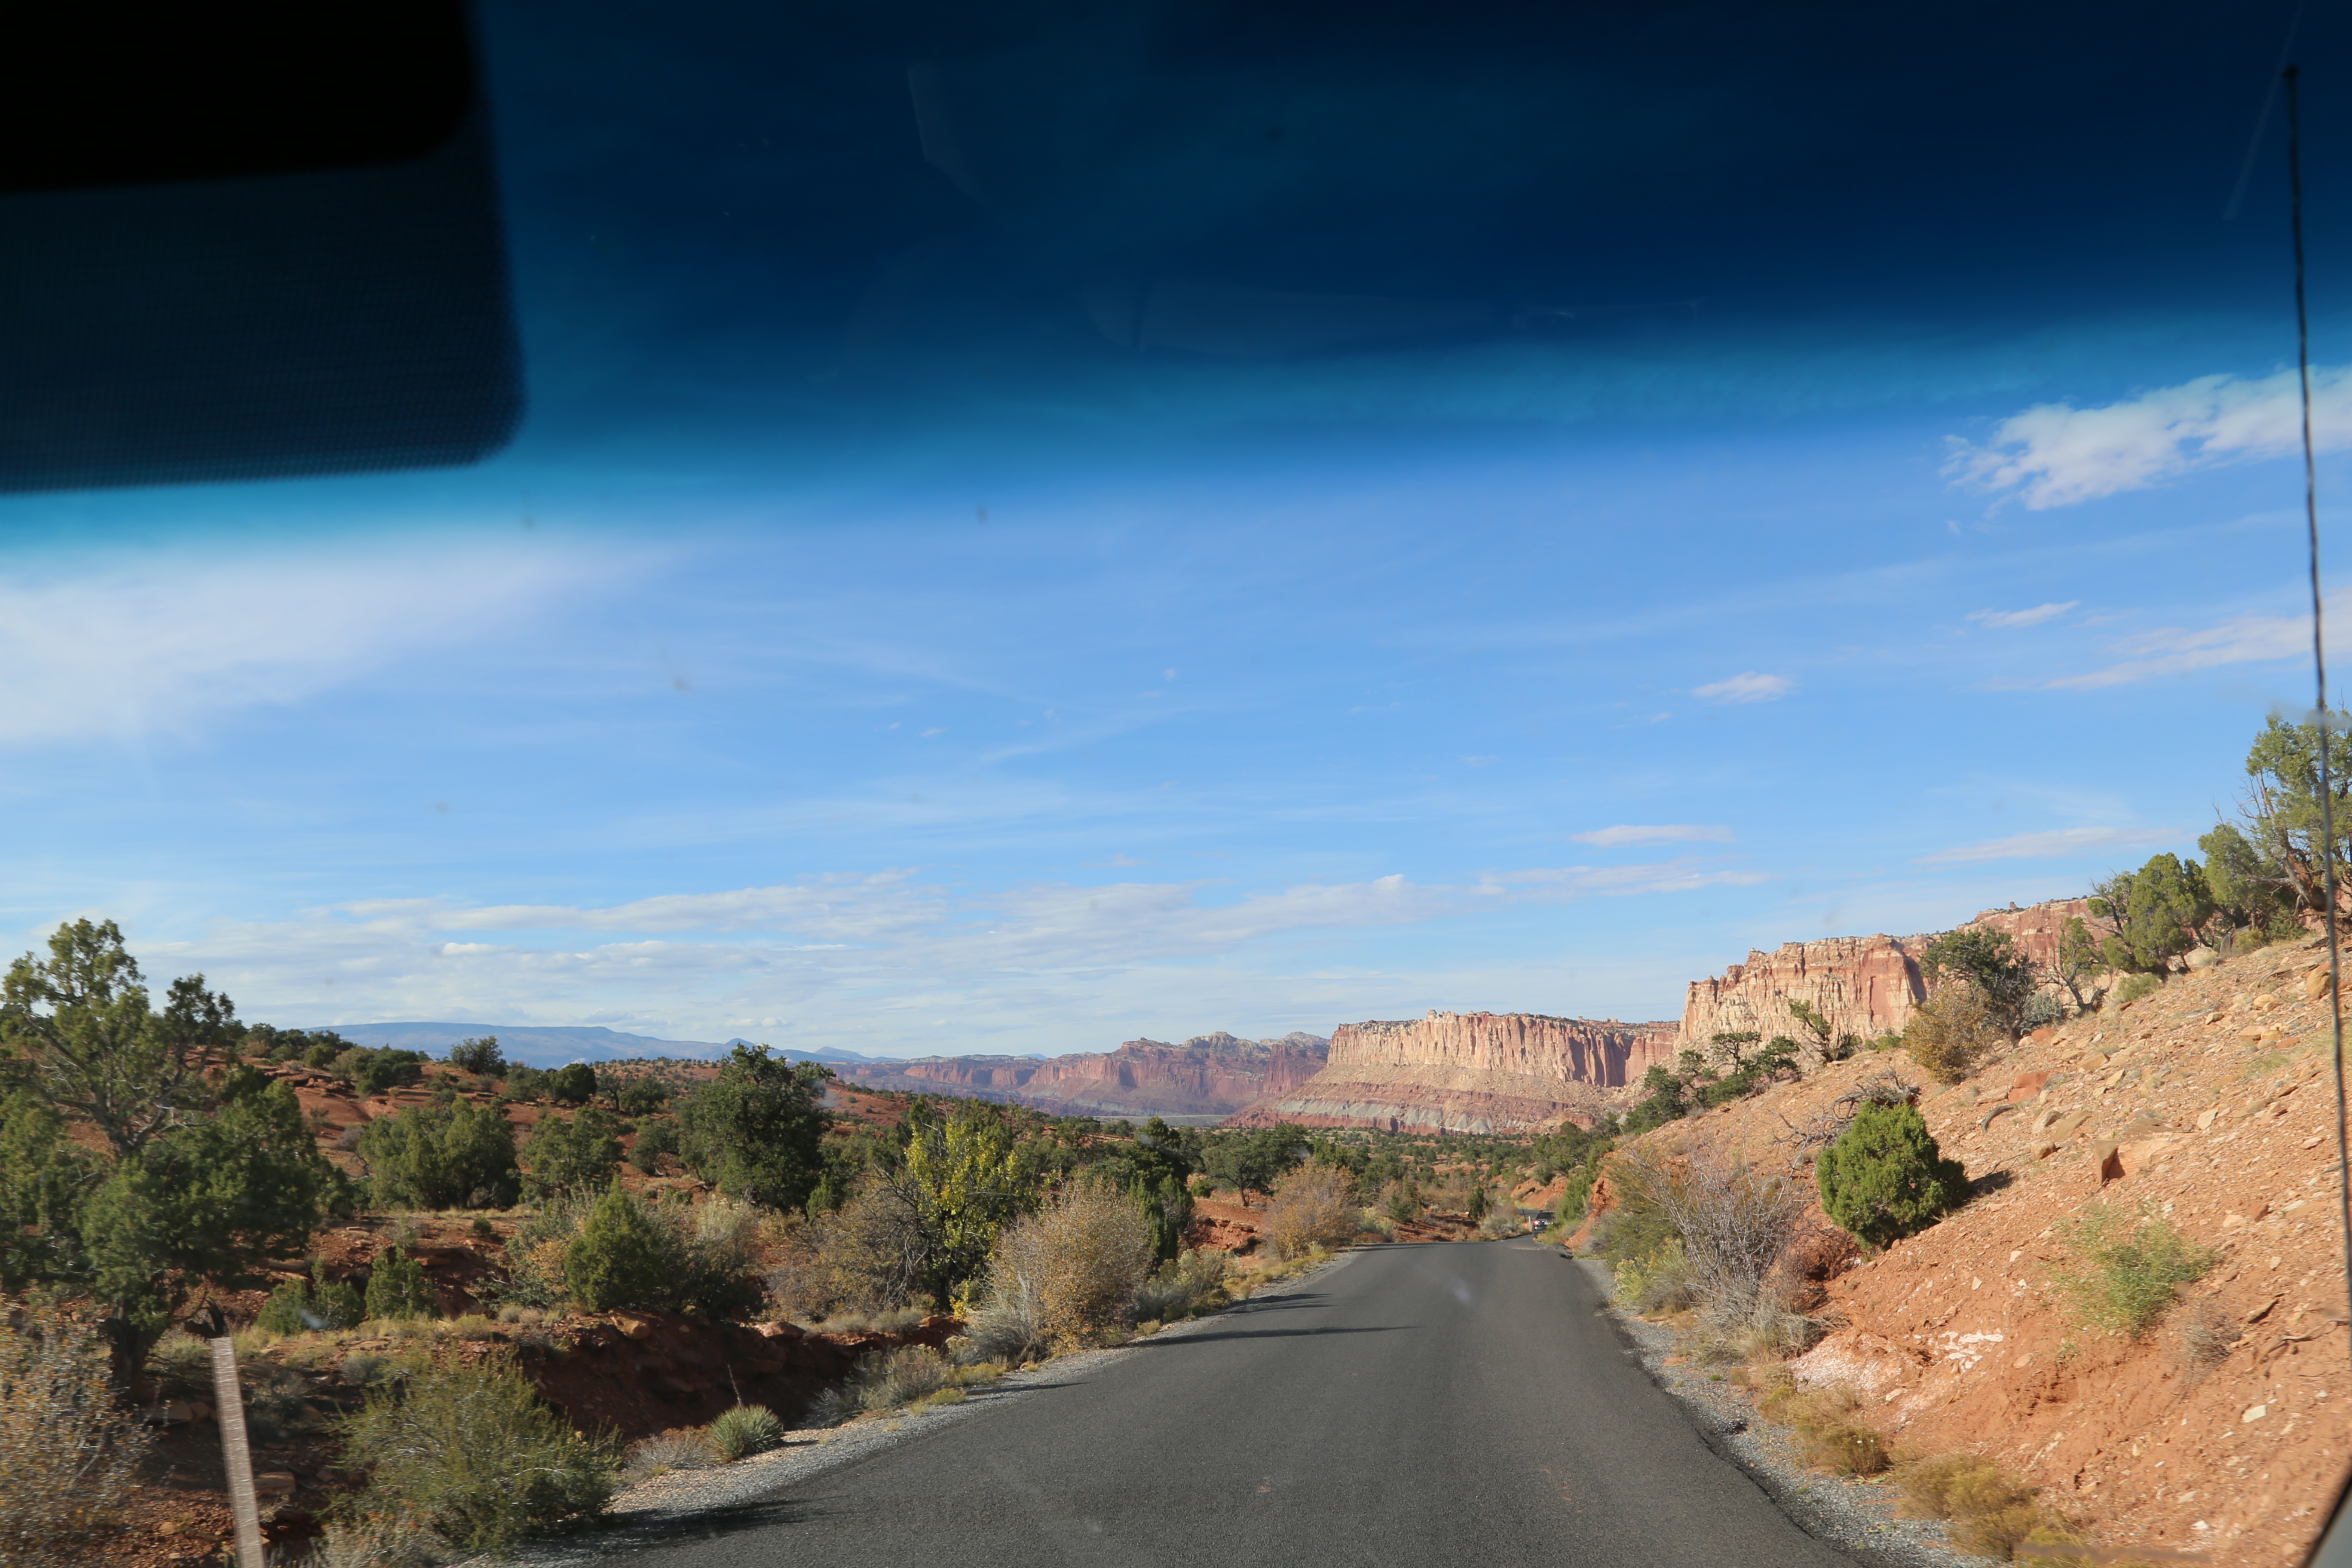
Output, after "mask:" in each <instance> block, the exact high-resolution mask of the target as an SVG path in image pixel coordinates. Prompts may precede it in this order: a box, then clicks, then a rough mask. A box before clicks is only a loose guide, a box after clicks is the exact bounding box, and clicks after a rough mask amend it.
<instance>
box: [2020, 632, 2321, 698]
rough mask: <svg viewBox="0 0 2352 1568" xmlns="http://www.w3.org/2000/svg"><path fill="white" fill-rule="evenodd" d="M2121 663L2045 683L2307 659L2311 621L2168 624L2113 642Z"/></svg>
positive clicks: (2090, 682)
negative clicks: (2183, 625) (2184, 626)
mask: <svg viewBox="0 0 2352 1568" xmlns="http://www.w3.org/2000/svg"><path fill="white" fill-rule="evenodd" d="M2107 651H2108V652H2109V653H2110V654H2113V655H2116V656H2119V657H2118V658H2117V659H2116V663H2114V664H2111V665H2108V666H2107V667H2106V668H2103V669H2094V670H2091V671H2089V672H2087V673H2085V674H2082V675H2067V676H2061V677H2059V678H2058V679H2055V680H2052V681H2048V682H2046V683H2045V684H2046V685H2047V686H2048V687H2049V688H2050V689H2053V690H2058V691H2066V690H2075V691H2084V690H2094V689H2098V688H2100V687H2105V686H2125V685H2128V684H2130V683H2131V682H2132V681H2135V680H2148V679H2154V678H2156V677H2158V676H2165V675H2185V674H2187V673H2189V671H2190V670H2195V669H2210V668H2213V667H2214V666H2216V665H2223V664H2261V663H2264V662H2268V661H2271V660H2275V659H2287V658H2308V657H2309V656H2310V653H2311V622H2310V621H2308V620H2307V619H2305V618H2304V617H2302V616H2236V617H2234V618H2232V619H2231V620H2226V621H2223V622H2221V623H2220V624H2219V625H2217V626H2205V627H2201V628H2195V629H2184V628H2182V627H2179V626H2163V627H2159V628H2158V629H2157V630H2155V631H2152V632H2142V633H2140V634H2139V635H2138V636H2137V637H2126V638H2124V639H2123V640H2122V641H2120V642H2117V643H2114V644H2112V645H2110V646H2109V647H2108V649H2107Z"/></svg>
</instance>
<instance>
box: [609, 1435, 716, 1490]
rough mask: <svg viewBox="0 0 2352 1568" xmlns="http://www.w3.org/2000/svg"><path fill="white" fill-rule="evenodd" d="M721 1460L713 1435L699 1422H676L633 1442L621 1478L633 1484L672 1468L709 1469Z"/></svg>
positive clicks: (622, 1462) (624, 1460) (647, 1479)
mask: <svg viewBox="0 0 2352 1568" xmlns="http://www.w3.org/2000/svg"><path fill="white" fill-rule="evenodd" d="M718 1462H719V1457H718V1455H716V1454H714V1453H713V1452H712V1451H711V1445H710V1437H709V1434H708V1433H706V1432H704V1431H703V1430H702V1429H701V1428H700V1427H698V1426H673V1427H671V1428H670V1429H669V1430H668V1431H667V1432H659V1433H656V1434H655V1435H654V1436H650V1437H646V1438H641V1439H639V1440H638V1441H636V1442H635V1443H632V1444H630V1445H629V1451H628V1454H627V1455H626V1456H625V1458H623V1459H622V1460H621V1479H622V1480H624V1481H625V1482H627V1483H628V1484H629V1485H631V1486H635V1485H636V1484H637V1483H638V1482H640V1481H649V1480H652V1479H654V1478H655V1477H656V1476H664V1475H667V1474H668V1473H669V1472H670V1471H672V1470H707V1469H709V1468H710V1467H711V1466H713V1465H715V1464H717V1463H718Z"/></svg>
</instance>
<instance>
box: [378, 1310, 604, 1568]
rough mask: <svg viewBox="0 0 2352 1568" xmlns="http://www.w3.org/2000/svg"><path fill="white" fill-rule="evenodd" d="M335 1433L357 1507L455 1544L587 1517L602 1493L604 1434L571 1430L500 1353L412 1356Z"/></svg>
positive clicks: (494, 1540)
mask: <svg viewBox="0 0 2352 1568" xmlns="http://www.w3.org/2000/svg"><path fill="white" fill-rule="evenodd" d="M344 1437H345V1441H344V1462H345V1463H346V1464H347V1465H351V1466H355V1467H357V1468H362V1469H364V1470H366V1471H367V1472H368V1484H367V1489H366V1491H365V1492H364V1493H363V1494H362V1497H361V1499H360V1500H359V1501H358V1504H357V1508H358V1511H359V1512H360V1513H361V1514H362V1515H366V1514H376V1515H380V1516H390V1517H408V1518H413V1519H415V1520H417V1521H420V1522H421V1523H423V1524H424V1525H425V1527H426V1528H428V1529H430V1530H431V1531H433V1533H434V1534H435V1535H436V1536H437V1537H438V1538H439V1539H440V1540H441V1541H442V1542H446V1544H447V1545H449V1546H451V1547H453V1548H456V1549H457V1550H459V1551H465V1552H507V1551H509V1550H511V1549H512V1548H513V1546H514V1545H515V1543H516V1542H519V1541H520V1540H522V1539H523V1538H524V1537H525V1536H527V1535H541V1534H547V1533H551V1532H554V1531H562V1530H569V1529H574V1528H578V1527H580V1526H583V1525H586V1524H590V1523H593V1522H594V1521H596V1520H598V1519H599V1518H601V1517H602V1516H603V1514H604V1505H605V1503H606V1502H607V1501H608V1500H610V1499H611V1497H612V1495H613V1479H614V1453H613V1448H614V1445H613V1444H612V1442H611V1441H610V1440H609V1439H604V1438H594V1439H592V1438H588V1437H583V1436H581V1435H580V1434H579V1433H577V1432H574V1431H573V1430H572V1427H571V1426H570V1425H569V1424H568V1423H566V1422H565V1421H564V1420H563V1419H562V1417H561V1416H559V1415H557V1414H556V1413H555V1412H554V1411H553V1410H552V1409H551V1408H549V1407H548V1405H545V1404H544V1403H542V1402H541V1399H540V1397H539V1395H538V1394H537V1393H536V1392H535V1391H534V1390H533V1389H532V1388H531V1385H530V1381H529V1380H528V1379H527V1378H525V1377H524V1376H523V1375H522V1373H520V1371H518V1370H517V1369H516V1367H515V1365H514V1362H513V1360H512V1358H511V1356H509V1355H492V1356H488V1357H486V1358H484V1359H482V1360H480V1361H478V1362H472V1363H467V1362H460V1361H457V1360H455V1359H450V1360H443V1361H436V1362H429V1363H425V1364H423V1365H420V1366H418V1367H417V1368H415V1370H414V1371H413V1372H412V1373H410V1374H409V1375H408V1376H407V1377H405V1378H404V1379H402V1380H400V1382H399V1383H398V1384H394V1385H392V1386H389V1387H385V1388H381V1389H377V1390H374V1391H372V1392H371V1393H370V1394H368V1396H367V1401H366V1403H365V1405H363V1406H362V1408H361V1410H360V1412H359V1414H358V1415H354V1416H352V1417H351V1419H350V1420H349V1421H348V1422H347V1423H345V1426H344Z"/></svg>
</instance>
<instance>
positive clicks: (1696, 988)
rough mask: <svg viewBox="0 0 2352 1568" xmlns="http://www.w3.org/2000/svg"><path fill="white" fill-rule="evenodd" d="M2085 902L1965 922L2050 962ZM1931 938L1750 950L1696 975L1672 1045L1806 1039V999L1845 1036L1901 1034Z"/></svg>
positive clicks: (1990, 913)
mask: <svg viewBox="0 0 2352 1568" xmlns="http://www.w3.org/2000/svg"><path fill="white" fill-rule="evenodd" d="M2087 912H2088V906H2087V905H2086V904H2085V903H2084V900H2081V899H2054V900H2050V901H2048V902H2046V903H2039V904H2031V905H2027V906H2024V907H2022V908H2019V907H2015V906H2012V907H2011V908H2009V909H2005V910H1985V911H1983V912H1982V913H1980V914H1979V915H1978V916H1977V917H1976V918H1975V919H1974V920H1971V921H1967V922H1965V923H1966V925H1967V926H1982V927H1986V928H1989V929H1991V930H1994V931H2007V932H2008V933H2009V934H2010V936H2011V938H2012V939H2013V940H2014V942H2015V943H2016V946H2017V951H2018V952H2021V953H2023V954H2024V955H2025V956H2026V957H2028V958H2031V959H2032V960H2033V961H2034V962H2035V963H2048V962H2049V961H2050V960H2051V959H2052V958H2053V956H2055V954H2056V953H2057V951H2058V939H2059V936H2060V935H2061V933H2062V932H2063V931H2064V929H2065V925H2066V921H2067V920H2068V919H2069V918H2070V917H2074V916H2079V915H2084V914H2086V913H2087ZM1929 940H1930V938H1928V937H1926V936H1906V937H1894V936H1835V937H1825V938H1823V939H1822V940H1821V941H1818V942H1783V943H1781V944H1780V946H1779V947H1778V948H1776V949H1774V950H1773V951H1772V952H1756V951H1751V952H1749V953H1748V962H1747V963H1735V964H1733V965H1731V966H1730V967H1729V968H1727V969H1726V970H1725V971H1724V972H1723V973H1721V974H1719V975H1717V976H1715V977H1714V978H1712V979H1708V980H1694V981H1692V982H1691V983H1690V988H1689V991H1688V993H1687V994H1685V997H1684V1000H1683V1021H1682V1029H1681V1033H1680V1036H1679V1037H1678V1038H1677V1039H1676V1041H1675V1050H1677V1051H1681V1050H1685V1049H1689V1050H1696V1051H1700V1052H1702V1053H1706V1052H1709V1051H1711V1049H1712V1047H1713V1043H1714V1039H1715V1037H1716V1036H1717V1034H1719V1033H1739V1032H1744V1031H1748V1030H1753V1031H1755V1032H1756V1033H1758V1034H1760V1035H1762V1036H1763V1037H1765V1038H1766V1039H1768V1040H1769V1039H1770V1038H1771V1037H1773V1036H1775V1035H1788V1036H1790V1037H1794V1038H1797V1039H1800V1040H1803V1039H1807V1038H1808V1036H1807V1034H1806V1032H1805V1030H1804V1029H1803V1028H1802V1027H1801V1026H1799V1025H1798V1023H1797V1020H1796V1018H1795V1016H1793V1015H1792V1014H1791V1013H1790V1011H1789V1004H1790V1002H1791V1001H1797V1002H1802V1003H1804V1004H1806V1005H1808V1006H1811V1007H1812V1008H1813V1009H1814V1010H1815V1011H1817V1012H1819V1013H1821V1014H1822V1016H1824V1017H1826V1018H1828V1019H1829V1021H1830V1023H1831V1025H1832V1027H1833V1028H1835V1029H1836V1030H1837V1031H1838V1032H1839V1033H1840V1034H1853V1035H1860V1036H1862V1037H1864V1039H1869V1038H1873V1037H1876V1036H1879V1035H1884V1034H1888V1033H1900V1032H1901V1030H1902V1028H1903V1026H1904V1025H1905V1024H1906V1023H1908V1022H1910V1019H1911V1009H1912V1007H1913V1006H1915V1005H1916V1004H1917V1003H1918V1002H1919V1000H1920V999H1921V998H1922V997H1924V996H1925V995H1926V994H1927V990H1926V987H1925V985H1924V984H1923V983H1922V981H1921V978H1920V974H1919V954H1920V953H1921V952H1925V951H1926V949H1927V942H1929Z"/></svg>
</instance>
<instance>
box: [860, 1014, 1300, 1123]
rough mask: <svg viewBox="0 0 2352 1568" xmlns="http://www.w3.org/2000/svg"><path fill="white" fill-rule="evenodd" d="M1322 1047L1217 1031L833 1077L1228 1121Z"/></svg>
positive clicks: (1077, 1108) (890, 1065) (1294, 1078)
mask: <svg viewBox="0 0 2352 1568" xmlns="http://www.w3.org/2000/svg"><path fill="white" fill-rule="evenodd" d="M1329 1047H1330V1042H1329V1041H1328V1040H1326V1039H1325V1038H1323V1037H1322V1036H1320V1035H1309V1034H1306V1033H1304V1032H1297V1033H1292V1034H1288V1035H1286V1036H1284V1037H1282V1038H1280V1039H1278V1040H1244V1039H1241V1038H1238V1037H1235V1036H1233V1035H1229V1034H1227V1033H1225V1032H1224V1031H1223V1030H1222V1029H1220V1030H1218V1031H1216V1032H1215V1033H1213V1034H1207V1035H1195V1036H1194V1037H1192V1038H1191V1039H1189V1040H1185V1041H1183V1042H1182V1043H1181V1044H1177V1045H1171V1044H1169V1043H1168V1042H1167V1041H1164V1040H1129V1041H1128V1042H1127V1043H1126V1044H1124V1045H1122V1046H1120V1047H1118V1049H1117V1050H1115V1051H1087V1052H1080V1053H1076V1054H1074V1055H1071V1056H1066V1057H1052V1058H1037V1057H994V1056H970V1057H921V1058H916V1059H914V1060H912V1061H903V1062H876V1063H873V1064H870V1065H867V1064H856V1065H852V1066H847V1067H842V1068H835V1071H836V1072H837V1073H839V1075H840V1076H841V1077H842V1078H843V1079H846V1080H848V1081H850V1082H853V1083H856V1084H858V1085H859V1086H861V1087H864V1088H868V1089H913V1090H916V1091H918V1092H920V1093H927V1094H956V1095H965V1096H969V1097H971V1098H973V1099H978V1100H1002V1101H1011V1102H1014V1103H1018V1104H1022V1105H1034V1106H1035V1107H1037V1108H1038V1109H1039V1110H1049V1111H1052V1112H1053V1113H1054V1114H1055V1115H1057V1116H1117V1117H1126V1118H1129V1119H1130V1120H1132V1119H1136V1118H1140V1117H1146V1116H1196V1117H1198V1116H1229V1115H1231V1114H1233V1113H1234V1111H1236V1110H1242V1109H1243V1108H1244V1107H1246V1106H1249V1105H1251V1104H1254V1103H1255V1102H1256V1101H1257V1100H1262V1099H1264V1098H1265V1097H1266V1096H1268V1095H1281V1094H1286V1093H1289V1092H1290V1091H1291V1090H1293V1089H1297V1088H1298V1087H1299V1086H1300V1085H1302V1084H1305V1083H1306V1082H1307V1080H1308V1079H1312V1078H1313V1077H1314V1076H1315V1075H1316V1073H1318V1071H1320V1070H1321V1069H1322V1067H1323V1065H1324V1061H1325V1058H1326V1056H1327V1053H1328V1050H1329Z"/></svg>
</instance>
